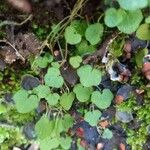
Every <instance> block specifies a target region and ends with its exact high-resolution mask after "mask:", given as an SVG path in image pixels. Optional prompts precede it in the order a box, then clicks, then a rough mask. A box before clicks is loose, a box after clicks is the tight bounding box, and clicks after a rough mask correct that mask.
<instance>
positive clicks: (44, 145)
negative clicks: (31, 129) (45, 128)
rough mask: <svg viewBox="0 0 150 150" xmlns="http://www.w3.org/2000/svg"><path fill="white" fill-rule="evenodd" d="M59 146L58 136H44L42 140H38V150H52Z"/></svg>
mask: <svg viewBox="0 0 150 150" xmlns="http://www.w3.org/2000/svg"><path fill="white" fill-rule="evenodd" d="M58 146H59V139H58V138H50V137H48V138H46V139H44V140H40V150H54V149H56V148H57V147H58Z"/></svg>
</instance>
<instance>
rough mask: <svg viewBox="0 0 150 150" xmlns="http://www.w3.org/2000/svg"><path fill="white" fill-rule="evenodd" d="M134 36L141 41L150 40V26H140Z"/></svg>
mask: <svg viewBox="0 0 150 150" xmlns="http://www.w3.org/2000/svg"><path fill="white" fill-rule="evenodd" d="M136 36H137V37H138V38H139V39H141V40H150V24H146V23H145V24H142V25H140V27H139V28H138V29H137V31H136Z"/></svg>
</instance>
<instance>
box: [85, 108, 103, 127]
mask: <svg viewBox="0 0 150 150" xmlns="http://www.w3.org/2000/svg"><path fill="white" fill-rule="evenodd" d="M100 116H101V112H100V111H99V110H94V111H88V112H86V113H85V116H84V119H85V121H87V122H88V123H89V124H90V125H91V126H96V125H97V123H98V121H99V118H100Z"/></svg>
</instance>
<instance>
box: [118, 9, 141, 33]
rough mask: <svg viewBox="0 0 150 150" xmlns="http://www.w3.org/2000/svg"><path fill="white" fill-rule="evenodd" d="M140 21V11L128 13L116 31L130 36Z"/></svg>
mask: <svg viewBox="0 0 150 150" xmlns="http://www.w3.org/2000/svg"><path fill="white" fill-rule="evenodd" d="M142 19H143V15H142V12H141V10H135V11H128V12H126V14H125V16H124V19H123V21H122V22H121V23H120V24H119V25H118V29H119V30H120V31H121V32H124V33H127V34H131V33H133V32H135V31H136V29H137V28H138V27H139V25H140V23H141V21H142Z"/></svg>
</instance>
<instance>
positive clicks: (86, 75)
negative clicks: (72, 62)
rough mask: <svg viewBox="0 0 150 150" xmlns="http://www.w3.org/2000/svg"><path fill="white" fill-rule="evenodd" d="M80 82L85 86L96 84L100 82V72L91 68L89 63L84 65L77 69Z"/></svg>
mask: <svg viewBox="0 0 150 150" xmlns="http://www.w3.org/2000/svg"><path fill="white" fill-rule="evenodd" d="M77 74H78V76H79V77H80V82H81V84H82V85H83V86H85V87H90V86H97V85H99V84H100V82H101V72H100V71H99V70H98V69H95V68H92V67H91V66H90V65H84V66H82V67H80V68H79V69H78V70H77Z"/></svg>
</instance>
